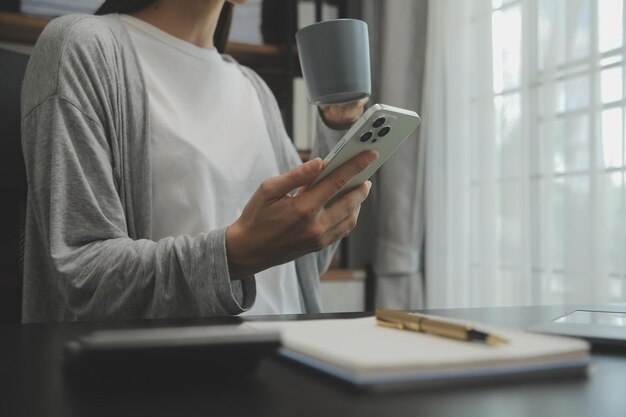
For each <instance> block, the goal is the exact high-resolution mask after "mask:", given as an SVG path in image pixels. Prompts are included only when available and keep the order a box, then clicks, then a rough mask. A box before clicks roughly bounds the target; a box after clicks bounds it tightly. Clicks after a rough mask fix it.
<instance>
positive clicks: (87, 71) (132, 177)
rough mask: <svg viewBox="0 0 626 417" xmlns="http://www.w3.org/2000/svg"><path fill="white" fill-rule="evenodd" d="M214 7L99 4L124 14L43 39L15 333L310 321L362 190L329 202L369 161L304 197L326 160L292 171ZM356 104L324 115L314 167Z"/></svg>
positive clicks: (32, 80)
mask: <svg viewBox="0 0 626 417" xmlns="http://www.w3.org/2000/svg"><path fill="white" fill-rule="evenodd" d="M223 4H224V0H188V1H180V0H157V1H145V0H143V1H116V2H111V1H107V2H105V3H104V5H103V6H102V8H101V12H118V13H120V14H117V13H113V14H107V15H105V16H78V15H73V16H65V17H62V18H59V19H56V20H54V21H53V22H51V23H50V24H49V25H48V27H47V28H46V30H45V31H44V33H43V34H42V35H41V37H40V39H39V40H38V42H37V45H36V46H35V50H34V51H33V55H32V57H31V60H30V62H29V66H28V70H27V73H26V76H25V79H24V86H23V92H22V116H23V120H22V136H23V138H22V142H23V150H24V155H25V160H26V166H27V174H28V180H29V198H28V209H27V222H26V248H25V268H24V269H25V271H24V300H23V301H24V303H23V320H24V321H27V322H28V321H49V320H57V321H61V320H64V321H65V320H95V319H97V320H103V319H119V318H138V317H150V318H153V317H181V316H209V315H226V314H239V313H242V312H246V311H248V312H251V313H256V314H268V313H298V312H316V311H320V309H321V307H320V302H319V288H318V279H319V274H320V273H321V272H323V271H324V270H325V269H326V268H327V266H328V264H329V261H330V258H331V256H332V252H333V250H334V248H335V246H336V245H334V243H335V242H337V241H338V240H339V239H340V238H342V237H344V236H346V235H347V234H348V233H349V232H350V230H351V229H352V228H353V227H354V225H355V224H356V220H357V217H358V213H359V208H360V204H361V202H362V201H363V200H364V199H365V198H366V196H367V194H368V192H369V184H368V183H366V184H363V185H362V186H360V187H359V188H357V189H355V190H353V191H352V192H350V193H348V194H347V195H346V196H344V197H342V198H341V199H339V200H337V201H334V200H333V201H331V198H332V197H333V195H334V194H335V193H336V192H337V191H338V189H339V188H340V187H341V185H342V184H345V182H346V181H347V180H348V179H350V178H351V177H353V176H354V175H356V174H357V173H358V172H360V171H361V170H363V169H364V168H365V167H366V166H367V165H368V164H369V163H371V161H373V160H374V159H375V158H376V157H377V155H376V154H375V153H373V152H369V153H363V154H361V155H359V156H358V157H356V158H354V159H353V160H352V161H350V162H348V163H347V164H346V165H344V166H343V167H342V168H341V169H339V170H337V171H336V172H335V173H333V175H330V176H329V177H328V178H327V179H325V180H324V181H323V182H321V183H320V184H319V185H317V186H316V187H314V188H311V189H308V190H307V189H305V188H306V186H307V184H309V183H310V182H311V181H312V180H313V179H314V178H315V177H316V176H317V175H318V173H319V172H320V171H321V169H322V167H323V163H322V161H321V160H320V159H313V160H311V161H309V162H307V163H305V164H299V161H298V158H297V154H296V152H295V151H294V149H293V146H292V145H291V142H290V141H289V139H288V137H287V135H286V134H285V131H284V127H283V125H282V121H281V118H280V113H279V110H278V108H277V105H276V102H275V100H274V98H273V97H272V95H271V93H270V91H269V89H268V88H267V86H266V85H265V84H264V83H263V82H262V81H261V80H260V78H259V77H258V76H257V75H256V74H255V73H254V72H252V71H251V70H249V69H247V68H243V67H240V66H238V65H237V64H236V63H235V62H234V61H232V59H230V58H228V57H222V56H220V55H219V54H218V53H217V52H216V51H215V48H214V46H213V37H214V32H215V28H216V25H217V22H218V18H219V15H220V10H221V9H222V6H223ZM125 13H126V14H125ZM363 105H364V103H363V102H359V103H352V104H350V105H346V106H332V107H330V108H325V109H322V111H321V112H322V114H323V117H324V119H325V123H324V122H320V124H321V134H320V137H319V138H318V140H317V145H316V152H317V153H318V154H325V153H326V152H327V151H328V149H329V147H331V146H332V145H333V144H334V143H335V142H336V141H337V140H338V139H339V138H340V136H341V133H342V132H340V131H338V130H337V129H340V128H345V127H347V126H349V125H350V124H351V123H353V122H354V121H355V120H356V119H357V118H358V117H359V116H360V115H361V114H362V112H363ZM325 124H327V126H325ZM281 173H282V174H281ZM300 187H302V189H301V191H300V192H299V193H298V194H297V195H295V196H292V195H291V192H292V191H293V190H295V189H297V188H300Z"/></svg>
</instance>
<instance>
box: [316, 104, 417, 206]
mask: <svg viewBox="0 0 626 417" xmlns="http://www.w3.org/2000/svg"><path fill="white" fill-rule="evenodd" d="M419 123H420V117H419V115H418V114H417V113H415V112H414V111H410V110H405V109H401V108H398V107H393V106H388V105H386V104H375V105H373V106H372V107H370V108H369V109H367V111H365V113H363V115H362V116H361V117H360V118H359V119H358V120H357V121H356V122H355V123H354V124H353V125H352V127H351V128H350V130H348V132H347V133H346V134H345V135H344V137H343V138H342V139H341V140H340V141H339V143H337V145H336V146H335V147H334V148H333V149H332V150H331V151H330V153H329V154H328V156H327V157H326V158H325V159H324V161H327V162H328V165H326V166H325V167H324V169H323V170H322V172H321V173H320V175H319V176H318V177H317V178H316V179H315V180H314V181H313V183H312V185H311V186H313V185H315V184H317V183H318V182H320V181H321V180H322V179H324V178H325V177H326V176H327V175H328V174H330V173H331V172H333V171H334V170H335V169H336V168H338V167H339V166H341V165H342V164H344V163H345V162H347V161H349V160H350V159H352V158H354V157H355V156H356V155H358V154H360V153H361V152H363V151H366V150H375V151H378V153H379V154H380V156H379V158H378V159H377V160H376V161H374V162H373V163H372V164H371V165H370V166H369V167H368V168H367V169H366V170H365V171H363V172H361V173H360V174H359V175H357V176H356V177H354V178H352V180H351V181H350V182H349V183H348V184H347V185H346V186H345V187H344V188H343V189H342V190H341V191H340V192H339V195H341V194H345V193H346V192H348V191H350V190H351V189H353V188H355V187H358V186H359V185H361V184H362V183H364V182H365V181H367V180H368V179H369V178H370V177H371V176H372V175H374V173H375V172H376V171H377V170H378V168H380V166H381V165H382V164H383V163H384V162H385V161H386V160H387V158H389V157H390V156H391V154H393V153H394V151H395V150H396V149H397V148H398V146H400V144H401V143H402V142H404V140H405V139H406V138H407V137H408V136H409V135H410V134H411V132H413V131H414V130H415V128H416V127H417V126H418V125H419Z"/></svg>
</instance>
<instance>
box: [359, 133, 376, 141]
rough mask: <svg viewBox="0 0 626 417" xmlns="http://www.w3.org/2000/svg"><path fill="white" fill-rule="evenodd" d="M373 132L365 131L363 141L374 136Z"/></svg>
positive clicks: (362, 136)
mask: <svg viewBox="0 0 626 417" xmlns="http://www.w3.org/2000/svg"><path fill="white" fill-rule="evenodd" d="M372 135H373V133H372V132H365V133H363V134H362V135H361V142H367V141H368V140H370V138H371V137H372Z"/></svg>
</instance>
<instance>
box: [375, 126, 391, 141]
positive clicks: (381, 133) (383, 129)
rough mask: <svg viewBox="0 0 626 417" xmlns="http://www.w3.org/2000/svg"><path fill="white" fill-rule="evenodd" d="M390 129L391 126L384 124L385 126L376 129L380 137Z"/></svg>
mask: <svg viewBox="0 0 626 417" xmlns="http://www.w3.org/2000/svg"><path fill="white" fill-rule="evenodd" d="M390 130H391V128H390V127H389V126H385V127H383V128H382V129H380V130H379V131H378V136H379V137H381V138H382V137H383V136H385V135H386V134H387V133H389V131H390Z"/></svg>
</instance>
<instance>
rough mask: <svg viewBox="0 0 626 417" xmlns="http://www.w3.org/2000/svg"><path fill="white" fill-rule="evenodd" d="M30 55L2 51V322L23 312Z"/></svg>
mask: <svg viewBox="0 0 626 417" xmlns="http://www.w3.org/2000/svg"><path fill="white" fill-rule="evenodd" d="M27 62H28V55H25V54H20V53H16V52H11V51H6V50H2V49H0V323H18V322H20V320H21V315H22V314H21V312H22V311H21V310H22V272H23V257H24V226H25V219H26V191H27V185H26V171H25V168H24V157H23V156H22V144H21V139H20V119H21V118H20V91H21V89H22V79H23V78H24V72H25V70H26V63H27Z"/></svg>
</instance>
